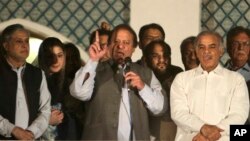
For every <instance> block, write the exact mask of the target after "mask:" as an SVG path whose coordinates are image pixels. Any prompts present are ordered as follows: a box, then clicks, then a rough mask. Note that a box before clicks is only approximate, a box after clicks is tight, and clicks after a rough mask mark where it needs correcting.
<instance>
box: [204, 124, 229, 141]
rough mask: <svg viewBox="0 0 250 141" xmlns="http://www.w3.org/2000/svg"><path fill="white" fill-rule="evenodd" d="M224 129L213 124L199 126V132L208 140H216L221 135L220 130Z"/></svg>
mask: <svg viewBox="0 0 250 141" xmlns="http://www.w3.org/2000/svg"><path fill="white" fill-rule="evenodd" d="M222 131H224V130H222V129H220V128H219V127H217V126H215V125H208V124H204V125H203V126H202V127H201V131H200V132H201V134H202V135H203V136H205V137H206V138H208V139H209V141H216V140H218V139H219V138H220V137H221V134H220V132H222Z"/></svg>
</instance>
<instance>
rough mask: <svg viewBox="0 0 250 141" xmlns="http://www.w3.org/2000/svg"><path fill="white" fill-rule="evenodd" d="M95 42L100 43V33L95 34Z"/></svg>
mask: <svg viewBox="0 0 250 141" xmlns="http://www.w3.org/2000/svg"><path fill="white" fill-rule="evenodd" d="M95 41H96V42H98V43H99V41H100V40H99V32H98V31H96V32H95Z"/></svg>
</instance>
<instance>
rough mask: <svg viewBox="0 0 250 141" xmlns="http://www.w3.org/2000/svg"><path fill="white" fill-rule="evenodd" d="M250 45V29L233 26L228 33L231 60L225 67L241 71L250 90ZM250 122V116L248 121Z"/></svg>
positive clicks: (228, 48) (247, 122) (228, 50)
mask: <svg viewBox="0 0 250 141" xmlns="http://www.w3.org/2000/svg"><path fill="white" fill-rule="evenodd" d="M249 47H250V30H249V29H247V28H244V27H242V26H237V27H234V28H232V29H231V30H230V31H229V32H228V34H227V52H228V54H229V56H230V58H231V59H230V60H228V62H227V63H226V65H225V67H226V68H228V69H230V70H233V71H237V72H239V73H240V74H241V75H242V76H243V77H244V78H245V80H246V82H247V86H248V90H249V88H250V65H249V64H250V63H249V61H248V58H249V51H250V49H249ZM246 124H250V118H249V117H248V120H247V121H246Z"/></svg>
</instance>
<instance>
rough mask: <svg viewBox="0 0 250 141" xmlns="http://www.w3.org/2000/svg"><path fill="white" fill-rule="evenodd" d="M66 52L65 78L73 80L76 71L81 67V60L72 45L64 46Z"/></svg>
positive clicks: (66, 44)
mask: <svg viewBox="0 0 250 141" xmlns="http://www.w3.org/2000/svg"><path fill="white" fill-rule="evenodd" d="M64 47H65V51H66V58H67V59H66V65H65V75H66V77H68V78H70V79H73V78H74V76H75V73H76V71H77V70H78V69H79V68H80V67H81V66H82V65H83V61H82V60H81V56H80V52H79V50H78V48H77V47H76V46H75V45H74V44H73V43H65V44H64Z"/></svg>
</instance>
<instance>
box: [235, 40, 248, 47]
mask: <svg viewBox="0 0 250 141" xmlns="http://www.w3.org/2000/svg"><path fill="white" fill-rule="evenodd" d="M232 46H233V47H240V46H242V47H249V46H250V42H249V41H246V42H240V41H234V42H233V43H232Z"/></svg>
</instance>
